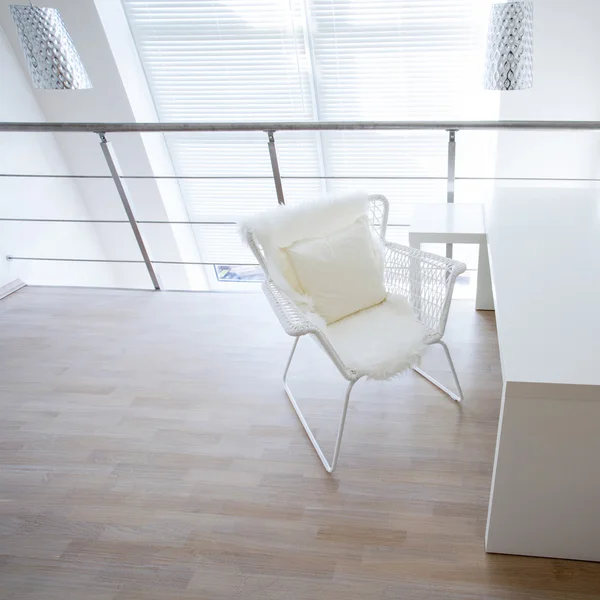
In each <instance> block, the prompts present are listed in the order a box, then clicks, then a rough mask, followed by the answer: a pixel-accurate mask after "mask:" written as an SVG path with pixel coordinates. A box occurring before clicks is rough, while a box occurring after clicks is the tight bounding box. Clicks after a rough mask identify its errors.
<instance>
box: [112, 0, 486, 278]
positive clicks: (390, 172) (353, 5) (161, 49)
mask: <svg viewBox="0 0 600 600" xmlns="http://www.w3.org/2000/svg"><path fill="white" fill-rule="evenodd" d="M123 4H124V6H125V10H126V14H127V16H128V19H129V22H130V25H131V30H132V32H133V36H134V39H135V42H136V45H137V48H138V52H139V55H140V59H141V62H142V65H143V67H144V69H145V72H146V76H147V79H148V83H149V86H150V90H151V92H152V95H153V97H154V101H155V104H156V109H157V111H158V115H159V117H160V119H161V120H163V121H205V122H206V121H215V122H231V121H318V120H336V121H345V120H349V121H357V120H411V119H414V120H442V119H465V120H468V119H474V120H475V119H495V118H497V95H495V94H493V93H490V92H486V91H484V90H483V89H482V78H481V66H482V62H483V55H484V51H483V40H484V36H485V30H486V16H487V6H486V3H485V2H483V1H482V0H219V1H212V0H197V1H192V0H179V1H178V0H123ZM166 139H167V144H168V147H169V150H170V153H171V157H172V160H173V163H174V167H175V169H176V172H177V174H178V175H181V176H185V177H187V178H186V179H183V180H181V183H180V185H181V189H182V192H183V195H184V199H185V202H186V205H187V209H188V213H189V215H190V218H191V220H193V221H202V222H206V223H207V224H203V225H198V226H196V227H195V231H196V236H197V239H198V245H199V247H200V251H201V254H202V256H203V259H204V260H206V261H214V262H220V263H223V264H227V263H234V262H248V261H249V260H250V256H249V255H248V254H247V252H246V250H245V249H244V248H242V246H241V244H240V243H239V242H238V239H237V232H236V229H235V227H234V226H232V225H228V224H227V222H230V221H235V220H236V219H238V218H239V217H241V216H243V215H244V214H248V213H250V212H254V211H256V210H259V209H261V208H264V207H266V206H270V205H273V204H274V203H275V202H276V197H275V190H274V187H273V182H272V180H271V178H270V176H271V169H270V163H269V157H268V151H267V145H266V141H267V140H266V135H265V134H264V133H260V132H259V133H249V134H243V133H242V134H241V133H229V134H223V133H220V134H169V135H167V136H166ZM276 142H277V149H278V154H279V159H280V165H281V170H282V175H283V177H284V192H285V197H286V202H288V203H293V202H301V201H302V200H304V199H306V198H312V197H315V196H318V195H319V194H321V193H323V192H335V191H338V190H340V189H344V188H360V189H364V190H366V191H369V192H373V193H383V194H385V195H387V196H388V198H389V199H390V202H391V204H392V210H391V215H390V222H391V223H394V224H396V225H397V226H396V227H393V228H391V236H392V237H393V236H395V237H396V238H397V239H399V240H402V239H403V236H404V235H405V230H406V228H405V226H406V224H407V222H408V220H409V214H410V211H411V210H412V204H414V203H416V202H436V201H437V202H440V201H444V200H445V180H444V177H445V174H446V142H447V136H446V134H445V132H429V133H428V132H368V131H353V132H327V133H325V132H324V133H320V134H318V133H312V132H310V133H309V132H304V133H295V132H289V133H277V134H276ZM458 142H459V146H458V148H459V151H458V157H459V160H458V166H459V169H462V170H463V174H466V175H478V176H482V175H489V174H490V172H491V169H492V164H493V137H492V134H477V135H475V134H473V135H469V134H468V133H464V134H463V133H462V132H461V133H460V135H459V136H458ZM428 177H430V178H431V179H427V178H428ZM459 191H460V192H461V193H460V194H458V197H457V199H458V200H459V201H460V200H473V199H475V197H476V193H477V188H476V187H472V188H471V189H469V187H468V186H466V185H465V186H463V188H462V189H459ZM217 272H221V271H218V270H217Z"/></svg>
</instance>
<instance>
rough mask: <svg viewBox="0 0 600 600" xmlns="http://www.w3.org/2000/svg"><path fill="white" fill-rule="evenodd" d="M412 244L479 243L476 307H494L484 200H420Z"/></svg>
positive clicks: (414, 219) (410, 235)
mask: <svg viewBox="0 0 600 600" xmlns="http://www.w3.org/2000/svg"><path fill="white" fill-rule="evenodd" d="M408 240H409V244H410V246H411V247H412V248H420V247H421V244H425V243H440V242H441V243H444V244H479V264H478V267H477V299H476V301H475V308H476V309H477V310H494V297H493V295H492V280H491V277H490V261H489V257H488V245H487V235H486V231H485V221H484V217H483V206H482V205H481V204H448V203H443V204H442V203H440V204H419V205H418V206H417V207H416V208H415V210H414V213H413V217H412V221H411V225H410V231H409V233H408Z"/></svg>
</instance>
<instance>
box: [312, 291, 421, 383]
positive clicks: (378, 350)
mask: <svg viewBox="0 0 600 600" xmlns="http://www.w3.org/2000/svg"><path fill="white" fill-rule="evenodd" d="M323 332H324V333H325V336H326V337H327V338H328V339H329V341H330V342H331V345H332V346H333V348H334V350H335V351H336V352H337V353H338V355H339V357H340V358H341V359H342V362H343V363H344V364H345V365H346V366H347V367H348V368H349V369H353V370H354V371H356V372H357V373H359V374H361V375H365V376H366V377H368V378H370V379H389V378H390V377H394V376H395V375H398V374H399V373H401V372H402V371H404V370H406V369H407V368H408V367H410V366H411V365H413V364H415V363H416V362H418V360H419V358H420V356H421V355H422V354H423V352H424V351H425V348H426V344H425V342H424V340H425V336H426V335H427V329H426V328H425V326H424V325H423V324H422V323H420V322H419V321H418V320H417V318H416V317H415V314H414V312H413V309H412V307H411V306H410V304H409V303H408V301H407V300H406V299H405V298H404V297H403V296H399V295H393V294H388V297H387V298H386V299H385V300H384V301H383V302H382V303H381V304H377V305H376V306H372V307H371V308H367V309H365V310H361V311H360V312H357V313H355V314H353V315H350V316H349V317H346V318H345V319H342V320H341V321H337V322H336V323H332V324H331V325H326V326H325V329H324V331H323Z"/></svg>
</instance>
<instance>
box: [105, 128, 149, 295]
mask: <svg viewBox="0 0 600 600" xmlns="http://www.w3.org/2000/svg"><path fill="white" fill-rule="evenodd" d="M98 135H99V136H100V147H101V148H102V154H104V158H105V160H106V164H107V165H108V169H109V171H110V174H111V177H112V179H113V181H114V183H115V186H116V188H117V192H118V193H119V198H121V202H122V203H123V208H124V209H125V214H126V215H127V219H128V220H129V224H130V225H131V230H132V231H133V235H134V237H135V241H136V242H137V245H138V248H139V249H140V253H141V255H142V258H143V259H144V263H145V264H146V269H148V275H150V279H151V281H152V285H153V286H154V289H155V290H160V283H159V280H158V276H157V275H156V272H155V271H154V265H153V264H152V261H151V260H150V255H149V254H148V250H146V244H145V243H144V238H143V237H142V233H141V232H140V228H139V226H138V224H137V221H136V220H135V216H134V214H133V210H132V209H131V204H130V203H129V198H128V197H127V192H126V191H125V186H124V185H123V181H122V179H121V176H120V175H119V171H118V169H117V164H116V160H115V157H114V156H113V153H112V147H111V145H110V143H109V142H108V141H107V139H106V134H104V133H99V134H98Z"/></svg>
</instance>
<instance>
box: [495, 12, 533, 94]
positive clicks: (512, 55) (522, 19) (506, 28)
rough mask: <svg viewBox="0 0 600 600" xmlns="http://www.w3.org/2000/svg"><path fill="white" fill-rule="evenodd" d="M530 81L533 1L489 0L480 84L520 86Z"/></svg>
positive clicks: (505, 88)
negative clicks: (499, 0)
mask: <svg viewBox="0 0 600 600" xmlns="http://www.w3.org/2000/svg"><path fill="white" fill-rule="evenodd" d="M532 85H533V3H532V2H527V1H525V2H506V3H503V4H492V7H491V11H490V22H489V26H488V39H487V53H486V65H485V81H484V87H485V89H487V90H504V91H509V90H524V89H527V88H530V87H531V86H532Z"/></svg>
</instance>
